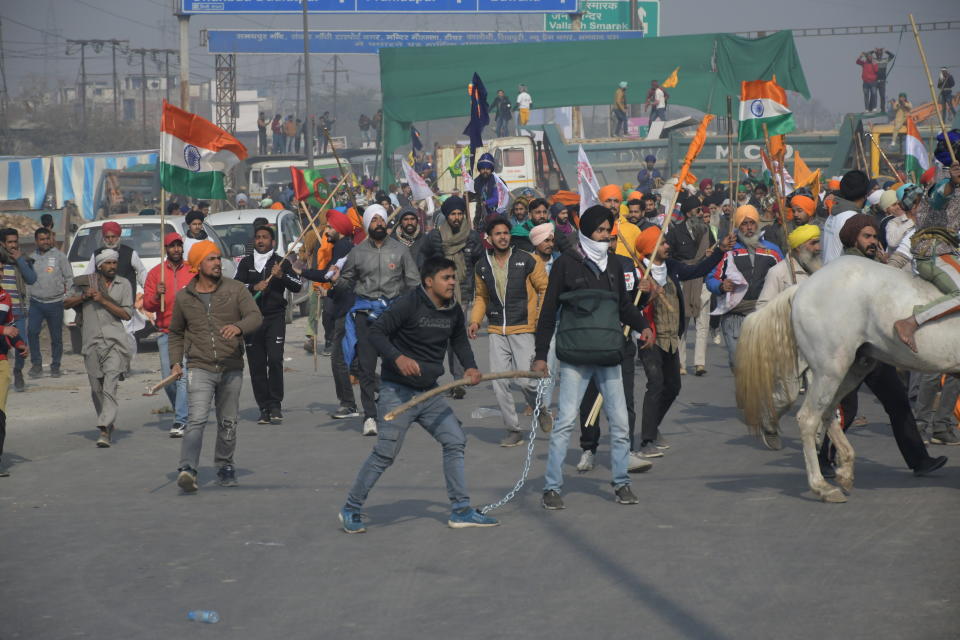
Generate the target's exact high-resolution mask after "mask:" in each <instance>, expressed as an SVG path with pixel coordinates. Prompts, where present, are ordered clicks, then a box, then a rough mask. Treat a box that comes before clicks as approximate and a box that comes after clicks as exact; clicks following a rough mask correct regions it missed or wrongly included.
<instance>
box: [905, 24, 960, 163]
mask: <svg viewBox="0 0 960 640" xmlns="http://www.w3.org/2000/svg"><path fill="white" fill-rule="evenodd" d="M910 26H911V27H913V37H914V38H916V40H917V49H919V50H920V60H921V61H922V62H923V70H924V71H925V72H926V74H927V84H928V85H930V97H931V98H932V99H933V106H934V107H935V108H936V111H937V121H938V122H939V123H940V131H941V132H943V142H944V143H945V144H946V145H947V149H948V150H949V151H950V164H957V156H956V154H955V153H954V151H953V145H952V144H950V136H949V135H947V125H946V123H945V122H944V121H943V112H941V110H940V105H939V104H938V103H937V92H936V91H935V90H934V88H933V76H931V75H930V67H929V65H927V54H925V53H924V52H923V43H922V42H920V32H919V31H917V23H916V22H915V21H914V19H913V14H912V13H911V14H910Z"/></svg>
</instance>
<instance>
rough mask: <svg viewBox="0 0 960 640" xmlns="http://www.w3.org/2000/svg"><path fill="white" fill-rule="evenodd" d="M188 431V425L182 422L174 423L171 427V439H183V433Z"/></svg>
mask: <svg viewBox="0 0 960 640" xmlns="http://www.w3.org/2000/svg"><path fill="white" fill-rule="evenodd" d="M186 430H187V425H185V424H183V423H182V422H174V423H173V426H172V427H170V437H171V438H182V437H183V432H184V431H186Z"/></svg>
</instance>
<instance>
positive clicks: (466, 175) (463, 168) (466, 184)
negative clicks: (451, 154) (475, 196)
mask: <svg viewBox="0 0 960 640" xmlns="http://www.w3.org/2000/svg"><path fill="white" fill-rule="evenodd" d="M465 151H467V152H466V153H463V154H461V155H460V175H462V176H463V190H464V191H469V192H470V193H473V176H471V175H470V167H469V166H468V165H467V158H468V157H469V156H470V152H469V150H468V149H465Z"/></svg>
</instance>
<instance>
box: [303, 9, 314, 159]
mask: <svg viewBox="0 0 960 640" xmlns="http://www.w3.org/2000/svg"><path fill="white" fill-rule="evenodd" d="M308 22H309V21H308V20H307V0H303V94H304V100H305V104H306V110H307V115H306V118H307V139H306V145H304V146H306V147H307V148H306V152H307V168H308V169H313V137H314V129H313V125H314V122H313V114H312V113H311V108H310V26H309V24H308Z"/></svg>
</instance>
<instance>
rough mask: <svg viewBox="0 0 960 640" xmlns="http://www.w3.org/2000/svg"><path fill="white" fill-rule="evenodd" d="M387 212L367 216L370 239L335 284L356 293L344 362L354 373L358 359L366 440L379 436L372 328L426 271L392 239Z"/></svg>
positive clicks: (374, 210) (373, 209)
mask: <svg viewBox="0 0 960 640" xmlns="http://www.w3.org/2000/svg"><path fill="white" fill-rule="evenodd" d="M388 217H389V216H388V214H387V211H386V209H384V208H383V207H381V206H380V205H378V204H372V205H370V206H369V207H367V208H366V209H365V210H364V212H363V229H364V230H365V231H366V232H367V237H366V238H365V239H364V240H363V241H361V242H360V244H358V245H356V246H355V247H354V248H353V250H352V251H351V252H350V253H349V254H348V255H347V260H346V262H344V263H343V268H342V269H341V270H340V271H339V273H334V274H333V275H332V276H331V278H330V281H331V282H333V283H334V290H337V289H341V288H343V289H346V290H353V292H354V293H355V294H356V299H355V300H354V303H353V306H352V307H351V308H350V309H349V310H348V311H347V316H346V319H345V321H344V338H343V340H342V345H343V355H344V361H345V362H346V365H347V367H348V368H349V367H350V366H351V365H352V364H353V359H354V356H356V358H357V364H358V368H359V374H360V376H359V377H360V402H361V404H363V413H364V419H363V432H362V433H363V435H365V436H375V435H377V403H376V399H375V398H376V393H377V359H378V355H379V354H378V352H377V350H376V348H374V346H373V344H371V342H370V339H369V337H368V334H369V331H370V324H372V323H373V321H374V320H376V319H377V318H379V317H380V314H381V313H383V312H384V311H385V310H386V309H387V308H389V307H390V305H391V304H393V301H394V300H395V299H396V298H397V297H398V296H399V295H400V294H402V293H403V292H404V291H407V290H409V289H413V288H415V287H418V286H420V271H419V270H418V269H417V263H416V262H414V260H413V256H412V255H410V251H409V250H408V249H407V247H405V246H404V245H403V243H402V242H400V241H399V240H397V239H395V238H391V237H389V236H388V235H387V218H388Z"/></svg>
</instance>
